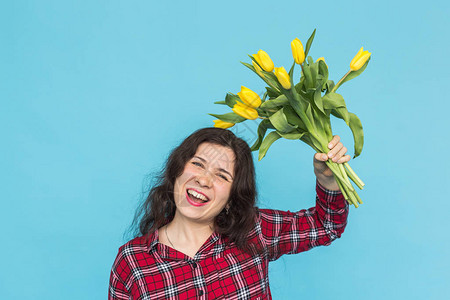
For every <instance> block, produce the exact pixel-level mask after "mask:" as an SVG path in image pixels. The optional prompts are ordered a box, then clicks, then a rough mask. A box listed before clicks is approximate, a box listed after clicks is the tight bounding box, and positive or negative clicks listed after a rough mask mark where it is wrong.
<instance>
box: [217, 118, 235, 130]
mask: <svg viewBox="0 0 450 300" xmlns="http://www.w3.org/2000/svg"><path fill="white" fill-rule="evenodd" d="M213 122H214V127H216V128H223V129H226V128H230V127H232V126H234V123H229V122H225V121H222V120H214V121H213Z"/></svg>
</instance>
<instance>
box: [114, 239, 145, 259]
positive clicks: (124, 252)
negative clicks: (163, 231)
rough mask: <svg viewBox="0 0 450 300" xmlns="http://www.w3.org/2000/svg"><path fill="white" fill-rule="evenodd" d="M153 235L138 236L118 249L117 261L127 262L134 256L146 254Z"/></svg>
mask: <svg viewBox="0 0 450 300" xmlns="http://www.w3.org/2000/svg"><path fill="white" fill-rule="evenodd" d="M153 235H154V234H148V235H144V236H138V237H135V238H134V239H132V240H130V241H128V242H126V243H125V244H123V245H122V246H120V247H119V251H118V254H117V259H123V260H129V258H130V256H136V255H138V254H141V253H145V252H148V250H149V247H150V242H151V239H152V238H153Z"/></svg>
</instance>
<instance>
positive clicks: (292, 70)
mask: <svg viewBox="0 0 450 300" xmlns="http://www.w3.org/2000/svg"><path fill="white" fill-rule="evenodd" d="M294 67H295V60H294V63H293V64H292V67H291V69H290V70H289V73H288V74H289V77H290V78H292V75H293V74H294Z"/></svg>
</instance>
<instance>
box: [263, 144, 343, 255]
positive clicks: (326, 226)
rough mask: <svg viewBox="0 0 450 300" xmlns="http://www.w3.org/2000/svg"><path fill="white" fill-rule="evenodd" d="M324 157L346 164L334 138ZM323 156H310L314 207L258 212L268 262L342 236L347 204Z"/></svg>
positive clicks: (325, 243) (339, 145)
mask: <svg viewBox="0 0 450 300" xmlns="http://www.w3.org/2000/svg"><path fill="white" fill-rule="evenodd" d="M330 144H331V145H330V151H329V153H328V157H330V158H331V157H332V158H333V160H334V161H335V162H338V163H344V162H347V161H349V160H350V156H348V155H345V152H346V151H347V149H346V148H345V147H344V146H343V145H342V143H340V142H339V136H335V137H334V138H333V139H332V141H331V142H330ZM325 156H326V154H323V153H316V154H315V156H314V172H315V174H316V177H317V180H316V193H317V194H316V205H315V206H314V207H311V208H309V209H302V210H300V211H298V212H291V211H280V210H272V209H260V210H259V226H261V227H260V229H261V231H260V232H261V235H262V237H261V239H262V241H263V244H264V245H265V246H266V249H267V250H268V255H269V260H276V259H278V258H279V257H280V256H281V255H283V254H294V253H299V252H303V251H307V250H309V249H311V248H313V247H316V246H321V245H323V246H327V245H329V244H331V242H332V241H333V240H335V239H337V238H339V237H341V234H342V233H343V232H344V229H345V226H346V225H347V216H348V210H349V208H348V203H347V201H346V200H345V199H344V197H343V195H342V193H341V192H340V190H339V187H338V185H337V183H336V181H335V180H334V176H333V174H332V172H331V170H330V169H329V168H328V167H327V166H326V164H325V163H324V162H325V161H326V160H327V159H328V157H327V158H325Z"/></svg>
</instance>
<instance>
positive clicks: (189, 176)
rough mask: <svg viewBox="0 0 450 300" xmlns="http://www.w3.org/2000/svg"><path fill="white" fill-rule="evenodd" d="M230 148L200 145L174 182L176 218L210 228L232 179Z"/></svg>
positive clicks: (226, 194)
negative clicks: (206, 225)
mask: <svg viewBox="0 0 450 300" xmlns="http://www.w3.org/2000/svg"><path fill="white" fill-rule="evenodd" d="M234 161H235V155H234V151H233V150H232V149H231V148H228V147H224V146H220V145H216V144H211V143H207V142H205V143H202V144H200V145H199V146H198V149H197V152H196V153H195V155H194V157H192V158H191V159H190V160H188V162H187V163H186V165H185V167H184V171H183V173H182V174H181V175H180V176H179V177H178V178H177V179H176V180H175V186H174V198H175V204H176V207H177V209H176V213H175V218H177V217H178V218H180V217H181V218H185V219H187V220H189V221H193V222H197V223H205V224H211V223H213V221H214V219H215V217H216V216H217V215H218V214H219V213H220V212H221V211H222V210H223V209H224V207H225V206H226V204H227V202H228V198H229V196H230V190H231V185H232V183H233V179H234Z"/></svg>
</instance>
